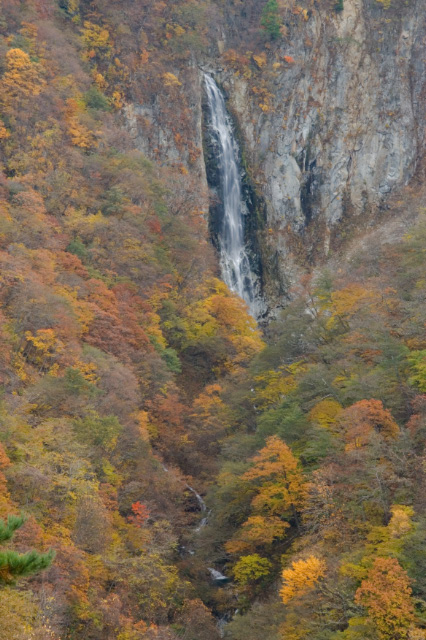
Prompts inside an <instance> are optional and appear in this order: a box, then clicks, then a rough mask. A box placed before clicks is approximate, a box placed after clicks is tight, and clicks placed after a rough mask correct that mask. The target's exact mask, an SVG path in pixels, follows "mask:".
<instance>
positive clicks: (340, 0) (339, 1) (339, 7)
mask: <svg viewBox="0 0 426 640" xmlns="http://www.w3.org/2000/svg"><path fill="white" fill-rule="evenodd" d="M343 2H344V0H337V2H336V4H335V5H334V10H335V11H343V9H344V8H345V7H344V6H343Z"/></svg>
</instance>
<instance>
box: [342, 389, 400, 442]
mask: <svg viewBox="0 0 426 640" xmlns="http://www.w3.org/2000/svg"><path fill="white" fill-rule="evenodd" d="M339 424H340V426H341V428H342V429H343V431H344V433H345V439H346V442H347V450H352V449H357V448H360V447H363V446H365V445H367V444H368V442H369V440H370V436H371V435H372V434H373V433H377V434H380V435H381V436H382V437H383V438H384V439H385V440H394V439H395V438H397V437H398V434H399V427H398V425H397V423H396V422H395V420H394V419H393V417H392V415H391V413H390V411H389V410H388V409H385V408H384V407H383V403H382V402H381V400H360V402H357V403H356V404H354V405H352V406H351V407H349V408H348V409H345V410H344V411H343V413H342V414H341V415H340V417H339Z"/></svg>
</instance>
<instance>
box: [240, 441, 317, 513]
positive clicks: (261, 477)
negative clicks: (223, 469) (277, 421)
mask: <svg viewBox="0 0 426 640" xmlns="http://www.w3.org/2000/svg"><path fill="white" fill-rule="evenodd" d="M252 462H253V467H252V468H251V469H249V471H247V472H246V473H245V474H244V478H245V480H248V481H249V482H253V483H254V485H255V487H256V495H255V497H254V498H253V500H252V506H253V510H254V511H255V513H258V514H260V515H262V514H264V515H270V516H273V517H278V518H285V517H293V518H295V519H296V520H297V511H298V509H300V507H301V505H302V503H303V499H304V495H305V482H304V479H303V474H302V471H301V469H300V466H299V463H298V461H297V459H296V458H295V457H294V455H293V454H292V452H291V450H290V448H289V447H288V446H287V445H286V443H285V442H283V441H282V440H280V439H279V438H278V437H276V436H271V437H270V438H268V439H267V441H266V445H265V447H263V449H261V450H260V452H259V454H258V455H256V456H255V457H254V458H253V459H252Z"/></svg>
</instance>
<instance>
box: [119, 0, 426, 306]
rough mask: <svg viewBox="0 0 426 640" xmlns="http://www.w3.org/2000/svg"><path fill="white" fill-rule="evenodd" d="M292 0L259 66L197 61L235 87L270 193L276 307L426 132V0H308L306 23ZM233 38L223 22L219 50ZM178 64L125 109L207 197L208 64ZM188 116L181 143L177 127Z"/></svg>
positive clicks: (140, 133) (392, 186) (370, 203)
mask: <svg viewBox="0 0 426 640" xmlns="http://www.w3.org/2000/svg"><path fill="white" fill-rule="evenodd" d="M286 1H287V5H288V7H289V9H288V13H287V16H288V20H287V28H288V35H287V36H286V37H284V38H283V39H282V40H280V41H279V42H278V43H273V44H272V47H271V48H270V49H269V50H268V51H267V57H268V62H267V63H266V64H264V65H263V64H262V65H260V66H261V67H262V68H261V69H260V68H259V69H256V68H255V67H256V65H255V64H254V62H253V60H252V61H251V72H252V76H251V77H248V78H247V77H244V73H242V72H241V70H239V71H238V72H237V71H232V70H231V69H226V70H224V69H222V70H220V69H219V68H218V67H219V66H220V64H218V60H217V59H216V58H215V57H214V56H212V57H211V58H210V59H205V58H204V60H203V61H202V63H201V64H202V66H204V67H205V68H206V69H208V70H209V71H211V72H212V73H214V74H215V76H216V78H217V79H218V80H219V81H220V83H221V85H222V87H223V88H224V89H225V91H226V93H227V95H228V98H229V102H228V107H229V108H230V110H231V111H232V113H233V116H234V118H235V120H236V122H238V126H239V130H240V134H241V138H242V140H241V142H242V143H243V146H244V147H245V149H244V151H245V153H244V156H245V160H246V162H247V164H248V166H249V168H250V173H251V176H252V178H254V180H255V182H256V183H257V186H258V190H259V192H260V194H261V195H262V196H263V197H264V199H265V202H266V210H267V222H266V225H265V229H264V231H263V232H259V239H260V243H259V246H261V247H262V257H261V259H262V261H263V265H262V266H263V271H264V273H265V286H266V289H267V291H266V295H267V296H268V295H269V299H270V302H271V306H276V305H277V304H280V302H279V300H278V299H279V298H283V297H285V295H286V291H288V289H289V287H290V286H291V284H292V282H294V281H295V280H297V278H298V273H299V267H298V266H297V265H298V264H300V262H301V261H306V260H309V261H310V262H311V263H315V262H317V261H318V260H321V259H323V258H324V257H326V256H327V254H328V252H329V249H330V247H333V246H334V244H337V243H338V239H339V234H344V233H345V230H346V229H347V228H348V226H351V225H352V227H353V226H355V227H356V228H358V227H359V226H362V225H363V224H364V222H365V221H368V220H371V219H374V216H375V213H376V212H377V211H378V209H380V208H383V207H384V206H385V203H386V200H387V198H389V196H390V195H391V194H392V192H393V191H395V190H396V189H399V188H401V187H403V186H404V185H406V184H407V183H408V182H409V181H410V180H411V179H412V178H413V176H414V175H415V173H416V170H417V169H418V168H419V166H420V163H421V161H422V158H423V156H424V151H425V131H426V104H425V102H426V100H425V98H426V64H425V60H426V53H425V52H426V49H425V47H426V2H425V0H391V2H390V7H389V8H388V9H386V8H384V5H383V3H381V2H379V0H344V10H343V11H342V12H340V13H338V12H336V11H334V9H333V5H334V3H333V1H332V0H312V2H311V4H310V5H309V4H308V3H307V2H304V6H306V7H308V9H309V7H310V9H309V11H308V15H307V16H306V17H307V19H306V20H305V19H304V17H303V15H300V13H299V15H295V12H294V11H292V10H291V9H292V7H293V9H294V7H295V5H296V3H295V2H294V1H293V0H286ZM250 6H251V5H250ZM253 6H254V5H253ZM296 14H297V11H296ZM256 19H257V18H256ZM226 38H227V35H226V27H225V28H224V34H223V42H222V41H221V48H222V49H227V48H228V47H229V46H230V45H229V43H228V42H226ZM265 50H266V46H265ZM288 56H290V58H288ZM286 57H287V60H286ZM258 66H259V65H258ZM177 73H178V75H179V79H180V81H181V83H182V85H181V86H179V87H178V88H175V89H171V90H170V91H171V92H172V91H174V92H175V95H172V94H170V96H169V97H168V96H167V91H165V94H164V96H162V95H159V96H158V97H156V98H155V100H154V101H151V102H148V103H144V104H143V105H142V104H141V105H137V104H136V105H133V106H130V107H128V112H127V121H128V125H129V128H130V129H131V131H132V132H133V133H134V136H135V142H136V144H137V146H138V147H139V148H141V149H142V150H144V151H145V152H146V153H147V155H149V156H151V157H155V158H156V160H157V161H158V160H160V162H163V163H165V164H175V165H179V164H180V163H181V164H182V165H184V166H185V167H187V168H188V170H189V172H190V173H191V174H192V175H193V176H194V178H195V180H196V181H197V184H198V185H199V188H200V191H201V192H203V193H206V194H207V191H208V190H207V182H206V176H205V170H204V162H203V156H202V131H201V122H202V109H201V103H202V93H203V85H202V81H201V79H202V73H201V71H199V70H198V69H197V63H195V62H192V64H191V65H190V66H187V67H186V68H182V69H180V71H178V72H177ZM259 88H260V89H261V90H262V91H266V92H267V93H268V95H269V97H268V98H267V100H269V104H270V107H269V109H265V108H263V109H262V107H261V106H260V105H261V104H262V102H264V99H263V97H262V95H263V94H261V93H259ZM255 89H256V90H255ZM182 118H183V119H184V120H185V122H186V133H185V135H184V139H183V141H182V139H179V136H178V135H176V134H178V133H179V131H180V130H181V127H180V128H179V127H176V126H175V124H176V123H177V122H178V121H182ZM179 140H180V142H179ZM197 154H198V155H197ZM205 205H206V206H205V208H206V209H207V200H205ZM255 233H258V232H257V231H256V232H255ZM299 258H300V259H299ZM268 278H269V281H268Z"/></svg>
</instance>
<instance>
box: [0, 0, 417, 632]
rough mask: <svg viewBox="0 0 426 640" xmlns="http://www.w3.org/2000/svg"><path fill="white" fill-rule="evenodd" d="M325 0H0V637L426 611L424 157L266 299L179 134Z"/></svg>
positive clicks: (271, 624)
mask: <svg viewBox="0 0 426 640" xmlns="http://www.w3.org/2000/svg"><path fill="white" fill-rule="evenodd" d="M345 2H349V0H345ZM372 3H374V11H377V12H381V13H380V16H381V19H383V23H384V24H385V21H386V20H389V21H392V20H396V19H397V17H398V16H400V14H401V12H402V10H404V11H407V12H409V11H411V10H412V9H411V8H410V3H403V2H400V0H371V3H370V4H372ZM317 4H321V5H322V10H323V11H326V12H327V13H328V14H329V15H330V20H332V19H335V16H338V15H339V14H340V12H341V11H343V9H344V2H343V1H342V2H338V3H337V4H336V3H335V2H334V1H329V0H321V2H320V3H316V2H313V3H312V2H301V3H300V6H299V5H298V4H297V3H296V2H291V1H290V0H285V1H283V0H281V1H279V0H277V1H275V0H269V1H268V2H261V3H258V2H252V1H248V0H247V1H246V2H244V3H242V2H239V1H237V0H235V1H231V0H223V1H219V0H218V1H213V0H197V1H196V0H174V1H170V2H162V1H161V0H154V1H151V2H147V1H146V0H137V1H136V0H133V1H132V0H120V1H119V0H102V1H100V0H93V1H92V0H80V1H79V0H58V1H55V0H22V1H21V0H1V2H0V52H1V53H0V140H1V149H0V165H1V167H0V168H1V174H0V391H1V393H0V542H1V549H0V638H2V640H3V639H4V640H30V639H31V640H178V639H184V640H217V639H218V638H219V637H220V636H221V635H223V634H225V637H226V638H229V639H230V640H258V639H259V638H264V640H361V639H362V640H366V639H371V640H422V639H424V638H426V578H425V576H426V499H425V496H426V493H425V490H426V457H425V456H426V452H425V437H426V338H425V323H426V305H425V301H426V279H425V276H424V273H425V267H426V253H425V247H426V221H425V219H424V213H425V212H424V209H422V201H423V195H424V190H423V187H422V181H421V180H418V182H417V183H415V184H413V185H412V186H410V187H407V188H406V189H405V190H403V191H401V193H400V194H399V195H398V198H396V197H395V198H394V199H393V200H392V199H391V200H390V201H389V204H388V205H387V207H388V208H387V211H386V217H387V220H390V219H392V217H395V218H398V220H400V231H399V232H398V233H393V234H392V233H390V232H388V235H387V236H386V233H387V232H385V231H383V233H382V231H381V228H380V227H379V230H376V231H370V232H369V233H368V234H365V235H363V236H362V240H359V241H358V243H356V240H357V235H356V231H354V223H353V220H351V221H350V224H349V223H348V233H347V235H348V236H351V237H349V238H347V241H348V243H349V241H351V240H352V241H354V242H355V245H354V246H355V249H353V246H352V250H351V251H348V252H347V253H344V252H341V253H338V252H337V251H336V254H335V255H333V254H331V255H330V256H329V261H328V263H327V264H324V263H323V264H316V265H315V267H313V266H312V264H306V263H303V260H302V258H301V260H300V261H299V264H298V268H299V271H298V279H297V284H296V285H295V286H293V287H292V288H291V290H290V291H289V292H288V295H287V296H286V304H285V308H284V309H282V310H281V312H280V313H276V314H275V317H272V314H271V318H270V320H269V322H268V323H265V324H264V325H263V326H262V327H259V326H257V324H256V322H255V320H254V319H253V318H252V317H251V316H250V314H249V313H248V310H247V307H246V305H245V303H244V302H243V301H242V300H241V299H240V298H238V297H237V296H236V295H234V294H233V293H232V292H230V291H229V289H228V288H227V287H226V285H225V284H224V283H223V282H222V280H221V277H220V269H219V264H218V259H217V255H216V253H215V249H214V248H213V246H212V245H211V242H210V241H209V231H208V215H207V206H206V203H208V195H209V194H208V193H207V192H206V186H205V180H204V181H203V180H202V176H203V171H204V166H203V158H202V154H203V150H202V145H201V146H200V147H197V146H196V145H195V143H194V142H193V137H191V135H192V134H191V132H193V129H194V120H193V114H194V108H195V107H194V104H193V91H192V89H191V86H192V85H191V83H192V82H194V80H193V78H194V77H195V76H196V74H197V69H198V66H197V65H198V64H200V63H201V62H203V63H206V64H208V63H209V64H210V63H211V60H212V59H215V60H218V61H219V62H218V64H221V65H222V66H224V67H226V68H228V69H230V70H231V72H232V73H233V74H235V75H236V77H238V78H240V77H244V78H245V79H246V80H247V82H248V83H249V86H250V91H251V95H252V96H254V97H255V100H256V104H257V107H258V109H259V110H260V112H262V113H268V112H270V111H271V110H273V109H274V105H273V102H274V97H273V94H272V93H271V87H272V86H273V83H274V82H275V78H276V76H275V75H274V73H276V72H277V69H278V67H274V65H276V64H278V65H281V67H285V68H287V67H288V68H291V67H292V65H293V64H295V60H294V59H293V58H292V57H291V56H290V55H287V56H286V59H285V58H284V59H283V60H282V61H281V62H279V63H278V62H276V61H275V62H274V60H275V58H274V55H275V53H274V51H275V49H274V47H276V46H277V44H276V43H277V42H279V41H280V40H281V39H285V38H286V37H288V31H289V29H290V30H291V29H292V28H293V26H292V25H299V26H298V27H297V28H302V27H303V25H304V23H307V22H308V21H309V20H310V16H311V13H312V12H313V11H316V10H317V8H316V5H317ZM386 12H388V13H386ZM300 25H301V26H300ZM225 28H228V29H229V35H228V44H229V45H230V46H229V47H227V48H223V47H222V45H221V44H220V42H221V40H220V38H221V37H222V35H221V33H222V31H223V30H224V29H225ZM218 40H219V45H218ZM306 46H307V47H308V46H309V45H308V44H307V45H306ZM222 49H223V50H222ZM194 74H195V75H194ZM135 105H138V108H139V111H138V110H137V109H136V107H135ZM141 105H142V107H143V106H144V105H145V106H146V105H151V106H152V105H156V108H157V107H158V108H159V109H160V110H161V113H162V118H163V120H162V127H163V128H162V129H161V130H160V127H159V126H157V125H158V123H156V122H154V121H153V119H152V118H151V116H150V115H149V113H151V112H148V110H146V111H144V110H143V108H142V107H141ZM136 112H137V113H136ZM135 113H136V115H135ZM150 118H151V119H150ZM135 122H137V127H139V128H140V127H141V128H142V131H143V135H142V136H140V134H135ZM283 126H286V125H283ZM139 130H140V129H138V131H139ZM165 139H169V149H170V153H169V156H167V153H165V144H164V140H165ZM246 169H247V174H248V175H249V177H250V179H251V180H252V184H253V185H254V187H253V188H255V187H256V184H257V182H258V181H259V182H260V181H261V176H256V175H253V173H254V170H253V168H252V169H250V167H249V166H247V167H246ZM407 212H408V214H409V215H408V214H407ZM381 216H382V218H381V219H380V220H381V222H383V211H382V213H381ZM413 220H415V222H413ZM385 222H386V221H385ZM355 226H356V225H355ZM359 226H360V228H361V226H362V223H361V221H360V222H359ZM401 229H402V231H401ZM260 233H263V234H264V235H266V236H268V234H271V235H273V234H274V229H272V228H271V229H268V228H262V229H261V231H260ZM298 242H303V238H302V240H300V239H299V241H298ZM342 244H344V243H343V241H342ZM347 246H348V244H347V245H346V247H347ZM294 251H295V254H297V246H296V244H295V249H294ZM302 253H303V252H301V253H300V255H302ZM265 255H267V254H266V253H265ZM265 268H266V267H265ZM212 569H213V571H212ZM209 570H210V573H209ZM214 572H216V578H215V573H214ZM217 575H219V578H218V577H217Z"/></svg>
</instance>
